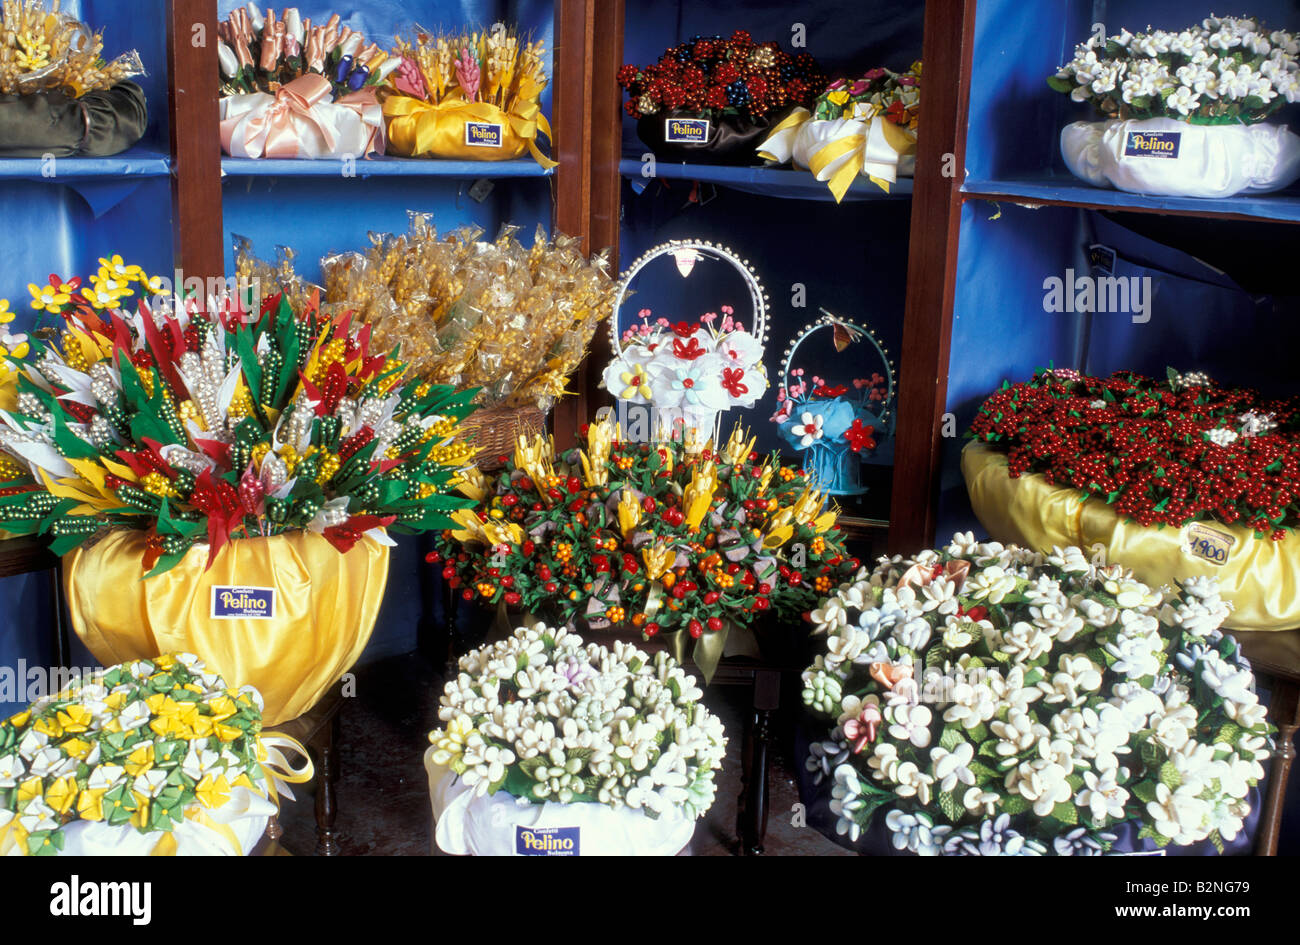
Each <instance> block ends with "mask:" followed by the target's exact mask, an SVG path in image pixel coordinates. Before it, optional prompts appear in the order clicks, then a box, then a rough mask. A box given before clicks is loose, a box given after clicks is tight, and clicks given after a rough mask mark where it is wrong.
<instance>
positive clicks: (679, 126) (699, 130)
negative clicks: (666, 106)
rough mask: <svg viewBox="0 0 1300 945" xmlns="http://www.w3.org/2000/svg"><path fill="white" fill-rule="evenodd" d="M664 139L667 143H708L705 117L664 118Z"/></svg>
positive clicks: (707, 123)
mask: <svg viewBox="0 0 1300 945" xmlns="http://www.w3.org/2000/svg"><path fill="white" fill-rule="evenodd" d="M664 140H665V141H667V142H668V143H669V144H708V143H709V120H708V119H707V118H665V119H664Z"/></svg>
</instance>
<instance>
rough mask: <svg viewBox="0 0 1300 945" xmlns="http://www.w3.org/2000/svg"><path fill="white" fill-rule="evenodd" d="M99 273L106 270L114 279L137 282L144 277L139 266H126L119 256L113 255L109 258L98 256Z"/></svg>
mask: <svg viewBox="0 0 1300 945" xmlns="http://www.w3.org/2000/svg"><path fill="white" fill-rule="evenodd" d="M99 265H100V267H101V268H100V273H101V274H102V273H104V272H107V273H108V274H109V275H111V276H112V277H114V278H116V279H120V280H123V281H131V282H138V281H140V280H142V279H144V270H143V269H141V268H140V267H139V266H128V265H127V264H126V263H125V262H124V261H123V260H122V257H121V256H116V255H115V256H113V257H112V258H111V259H104V258H103V257H100V260H99Z"/></svg>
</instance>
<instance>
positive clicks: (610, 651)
mask: <svg viewBox="0 0 1300 945" xmlns="http://www.w3.org/2000/svg"><path fill="white" fill-rule="evenodd" d="M459 669H460V672H459V674H458V675H457V677H456V678H455V679H454V680H452V681H451V682H449V683H447V686H446V690H445V691H444V693H443V696H442V700H441V708H440V709H439V713H438V715H439V718H440V719H441V720H442V722H443V727H442V728H440V729H436V730H435V731H433V732H431V733H430V735H429V739H430V741H431V742H432V743H433V745H432V747H431V748H430V749H429V750H428V751H427V752H426V754H425V765H426V767H427V768H428V771H429V781H430V795H431V801H432V803H433V813H434V818H435V820H436V821H437V828H436V834H435V835H436V839H437V841H438V845H439V846H440V847H441V848H442V849H443V850H444V851H445V852H448V853H476V854H480V855H492V854H510V853H520V854H525V855H527V854H546V855H555V854H557V853H559V854H567V855H573V854H578V855H581V854H587V855H592V854H640V855H646V854H670V855H671V854H675V853H677V852H678V851H679V850H681V849H682V847H684V846H685V845H686V843H687V842H688V841H689V840H690V837H691V834H692V833H693V831H694V826H695V820H696V819H697V818H698V817H701V816H703V815H704V813H705V811H707V810H708V809H709V807H710V806H711V805H712V803H713V798H714V792H715V786H714V780H713V772H714V771H715V770H716V769H717V768H719V767H720V766H721V764H722V756H723V752H724V750H725V748H726V738H725V736H724V734H723V730H722V723H721V722H720V721H719V720H718V719H717V718H716V717H715V716H713V715H711V714H710V713H709V712H708V710H706V709H705V708H704V707H703V706H702V705H700V703H699V699H700V696H701V695H702V693H701V690H700V689H699V687H698V686H696V684H695V680H694V679H693V678H692V677H690V676H688V675H686V673H685V672H684V671H683V670H682V668H681V666H680V665H678V663H677V662H676V661H675V660H673V659H672V658H671V657H669V656H668V655H667V654H666V653H663V652H660V653H656V654H655V655H654V656H653V657H650V656H648V655H647V654H645V653H644V652H642V651H641V650H638V649H637V648H636V647H634V646H632V645H630V644H627V643H624V642H621V641H620V642H617V643H615V644H614V645H613V646H612V647H609V648H606V647H604V646H600V645H597V644H594V643H592V644H585V645H584V644H583V642H582V639H581V638H580V637H579V636H578V635H577V634H574V633H570V632H569V631H567V630H564V629H558V628H557V629H552V628H550V627H547V626H546V625H545V624H542V623H537V624H534V625H533V626H531V627H522V628H520V629H518V630H516V631H515V633H514V634H513V635H512V636H511V637H509V638H508V639H506V640H503V641H500V642H498V643H495V644H492V645H489V646H485V647H483V648H481V649H478V650H475V651H474V652H472V653H470V654H468V655H467V656H464V657H462V658H461V660H460V664H459Z"/></svg>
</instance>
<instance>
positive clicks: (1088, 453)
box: [970, 370, 1300, 539]
mask: <svg viewBox="0 0 1300 945" xmlns="http://www.w3.org/2000/svg"><path fill="white" fill-rule="evenodd" d="M1298 417H1300V398H1296V397H1291V398H1286V399H1268V398H1265V397H1263V396H1261V395H1260V394H1258V393H1257V392H1255V391H1253V390H1249V389H1245V388H1230V387H1220V386H1219V385H1217V384H1215V383H1214V382H1213V381H1211V380H1209V379H1208V378H1206V377H1205V376H1204V375H1199V374H1187V375H1180V374H1178V373H1177V372H1175V371H1173V370H1171V371H1170V372H1169V377H1168V379H1167V380H1165V381H1161V382H1157V381H1154V380H1152V379H1150V378H1147V377H1142V376H1141V375H1138V374H1131V373H1117V374H1114V375H1112V376H1111V377H1109V378H1105V379H1103V378H1097V377H1087V376H1083V375H1079V374H1077V373H1075V372H1072V371H1060V370H1058V371H1052V370H1041V371H1039V372H1038V373H1037V374H1035V375H1034V379H1033V380H1032V381H1028V382H1025V383H1020V384H1009V383H1004V384H1003V386H1002V389H1001V390H999V391H997V392H996V393H995V394H993V396H991V397H990V398H989V399H988V400H986V401H985V402H984V404H983V406H981V407H980V409H979V413H978V415H977V416H976V418H975V422H974V423H973V424H972V425H971V431H970V435H971V436H973V437H974V438H975V439H978V440H982V441H984V442H986V443H991V444H994V445H996V446H998V447H1000V448H1003V449H1005V450H1006V453H1007V460H1008V465H1009V468H1010V473H1011V476H1012V477H1013V478H1014V477H1018V476H1020V475H1021V474H1022V473H1024V472H1036V473H1041V474H1042V475H1043V476H1044V477H1045V478H1046V479H1047V480H1048V481H1049V482H1052V483H1056V484H1060V485H1067V486H1071V487H1073V488H1076V489H1079V490H1080V491H1081V492H1083V494H1084V495H1085V497H1093V496H1095V497H1097V498H1100V499H1103V500H1104V501H1106V502H1107V503H1109V504H1111V505H1113V506H1114V507H1115V509H1116V511H1118V512H1119V513H1120V514H1122V515H1124V516H1125V517H1126V518H1128V519H1129V520H1131V521H1134V522H1137V523H1138V524H1139V525H1143V526H1151V525H1172V526H1176V527H1178V526H1182V525H1185V524H1187V523H1188V522H1193V521H1197V520H1201V519H1214V520H1217V521H1219V522H1223V523H1225V524H1232V523H1240V524H1242V525H1245V526H1247V527H1250V528H1253V529H1255V533H1256V536H1257V537H1260V538H1263V537H1265V536H1268V537H1271V538H1273V539H1281V538H1283V537H1285V536H1286V533H1287V530H1288V529H1293V528H1296V527H1297V525H1300V423H1298V421H1297V418H1298Z"/></svg>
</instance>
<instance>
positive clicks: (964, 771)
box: [930, 742, 975, 792]
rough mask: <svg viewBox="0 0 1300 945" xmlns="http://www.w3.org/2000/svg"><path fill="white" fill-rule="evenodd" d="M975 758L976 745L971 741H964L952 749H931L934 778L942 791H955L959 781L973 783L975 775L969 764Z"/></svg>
mask: <svg viewBox="0 0 1300 945" xmlns="http://www.w3.org/2000/svg"><path fill="white" fill-rule="evenodd" d="M974 760H975V746H974V745H972V744H971V743H970V742H962V743H961V744H960V745H958V746H957V747H956V748H954V749H953V750H952V751H948V750H947V749H946V748H941V747H938V746H936V747H934V748H932V749H931V750H930V770H931V771H933V772H934V780H935V781H936V782H938V784H939V790H941V791H948V792H951V791H954V790H956V788H957V785H958V783H961V784H965V785H968V786H969V785H973V784H974V783H975V775H974V774H972V773H971V770H970V767H969V765H970V764H971V762H972V761H974Z"/></svg>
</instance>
